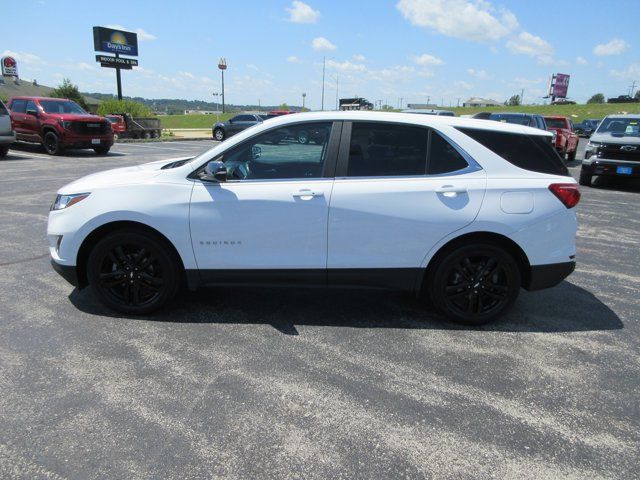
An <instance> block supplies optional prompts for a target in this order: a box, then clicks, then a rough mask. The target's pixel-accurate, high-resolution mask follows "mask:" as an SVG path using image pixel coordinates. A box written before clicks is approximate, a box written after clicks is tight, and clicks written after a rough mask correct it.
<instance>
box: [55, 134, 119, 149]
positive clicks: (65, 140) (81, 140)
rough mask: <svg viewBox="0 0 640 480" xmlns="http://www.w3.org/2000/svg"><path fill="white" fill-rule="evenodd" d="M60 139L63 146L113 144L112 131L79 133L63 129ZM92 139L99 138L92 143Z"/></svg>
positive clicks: (86, 146) (102, 145) (88, 146)
mask: <svg viewBox="0 0 640 480" xmlns="http://www.w3.org/2000/svg"><path fill="white" fill-rule="evenodd" d="M61 140H62V144H63V145H64V146H65V148H95V147H111V146H112V145H113V133H108V134H99V135H84V134H82V135H80V134H77V133H74V132H71V131H69V130H65V131H64V134H63V135H62V139H61ZM93 140H99V141H100V143H93V142H92V141H93Z"/></svg>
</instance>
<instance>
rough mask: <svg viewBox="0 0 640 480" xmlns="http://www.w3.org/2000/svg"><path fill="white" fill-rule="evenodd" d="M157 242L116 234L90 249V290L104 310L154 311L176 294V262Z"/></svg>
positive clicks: (142, 234)
mask: <svg viewBox="0 0 640 480" xmlns="http://www.w3.org/2000/svg"><path fill="white" fill-rule="evenodd" d="M175 257H176V256H175V254H173V252H172V251H171V250H170V248H169V247H168V246H167V245H165V242H163V241H162V240H161V239H159V238H157V237H156V236H154V235H150V234H148V233H146V232H142V231H118V232H114V233H111V234H109V235H107V236H106V237H105V238H103V239H102V240H101V241H100V242H98V244H97V245H96V246H95V247H94V248H93V250H92V251H91V253H90V254H89V258H88V261H87V278H88V280H89V284H90V285H91V289H92V290H93V292H94V293H95V294H96V296H97V297H98V298H99V299H100V300H101V301H102V303H104V304H105V305H106V306H107V307H109V308H111V309H113V310H116V311H118V312H122V313H126V314H133V315H141V314H146V313H150V312H153V311H155V310H158V309H159V308H161V307H162V306H163V305H165V304H166V303H167V302H168V301H170V300H171V299H172V298H173V297H174V296H175V294H176V293H177V291H178V288H179V285H180V279H181V273H180V267H179V260H178V259H177V258H175Z"/></svg>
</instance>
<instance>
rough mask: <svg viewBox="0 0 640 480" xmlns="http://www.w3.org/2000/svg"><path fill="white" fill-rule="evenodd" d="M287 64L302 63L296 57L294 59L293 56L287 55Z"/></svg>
mask: <svg viewBox="0 0 640 480" xmlns="http://www.w3.org/2000/svg"><path fill="white" fill-rule="evenodd" d="M287 62H289V63H302V60H300V59H299V58H298V57H296V56H295V55H289V56H288V57H287Z"/></svg>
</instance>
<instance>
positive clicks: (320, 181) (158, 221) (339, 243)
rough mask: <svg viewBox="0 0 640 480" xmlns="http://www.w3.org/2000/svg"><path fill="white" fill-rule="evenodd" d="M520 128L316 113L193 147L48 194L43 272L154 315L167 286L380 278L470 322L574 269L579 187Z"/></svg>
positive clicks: (366, 282) (546, 148) (544, 146)
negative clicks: (47, 269) (47, 254)
mask: <svg viewBox="0 0 640 480" xmlns="http://www.w3.org/2000/svg"><path fill="white" fill-rule="evenodd" d="M550 135H551V134H550V133H548V132H544V131H541V130H538V129H533V128H529V127H524V126H519V125H511V124H502V123H497V122H486V121H482V120H472V119H460V118H452V117H442V116H430V115H412V114H393V113H373V112H322V113H305V114H296V115H286V116H283V117H280V118H277V119H273V120H270V121H268V122H264V123H262V124H259V125H257V126H255V127H252V128H250V129H248V130H245V131H244V132H242V133H240V134H238V135H236V136H234V137H233V138H231V139H229V140H226V141H224V142H222V143H221V144H219V145H217V146H215V147H214V148H212V149H211V150H209V151H207V152H205V153H203V154H202V155H200V156H198V157H195V158H189V159H181V160H179V161H171V162H168V161H166V160H165V161H160V162H154V163H149V164H145V165H141V166H137V167H127V168H120V169H116V170H111V171H108V172H104V173H98V174H95V175H90V176H88V177H85V178H82V179H80V180H77V181H75V182H73V183H71V184H69V185H67V186H65V187H63V188H62V189H60V191H59V192H58V196H57V198H56V201H55V203H54V204H53V206H52V209H51V213H50V215H49V225H48V230H47V234H48V238H49V242H50V250H51V257H52V263H53V267H54V268H55V270H56V271H58V272H59V273H60V274H61V275H62V276H63V277H64V278H65V279H67V280H69V281H70V282H71V283H72V284H73V285H76V286H79V287H84V286H87V285H90V286H91V288H92V290H93V291H94V292H95V294H96V295H97V296H98V298H99V299H100V300H101V301H102V302H103V303H104V304H106V305H107V306H109V307H110V308H112V309H114V310H117V311H120V312H123V313H127V314H143V313H148V312H151V311H153V310H157V309H159V308H160V307H162V306H163V305H165V304H166V303H167V302H168V301H169V300H171V298H172V297H173V296H174V295H175V294H176V292H177V291H178V289H179V287H180V285H181V284H183V283H186V285H187V286H188V287H189V288H190V289H194V288H196V287H198V286H201V285H220V284H223V285H247V284H250V285H256V284H258V285H274V284H277V285H291V286H301V285H308V286H317V285H321V286H327V287H352V286H359V287H362V286H365V287H372V288H391V289H400V290H409V291H413V292H416V293H426V294H427V295H428V296H429V297H430V299H431V301H432V302H433V304H434V305H435V306H436V307H437V308H438V309H439V310H440V311H441V312H443V313H444V314H445V315H446V316H448V317H449V318H451V319H453V320H456V321H459V322H464V323H468V324H479V323H483V322H486V321H488V320H491V319H493V318H495V317H497V316H498V315H500V314H502V313H504V312H505V310H506V309H507V308H508V307H509V306H510V305H511V304H512V303H513V302H514V300H515V299H516V297H517V295H518V292H519V290H520V288H521V287H524V288H526V289H529V290H535V289H541V288H546V287H551V286H553V285H556V284H557V283H559V282H560V281H562V279H564V278H565V277H566V276H567V275H569V274H570V273H571V272H572V271H573V269H574V267H575V252H576V247H575V236H576V228H577V224H576V215H575V211H574V209H573V207H574V206H575V205H576V204H577V203H578V200H579V198H580V193H579V190H578V188H577V185H576V182H575V181H574V179H573V178H572V177H570V176H569V174H568V172H567V169H566V167H565V166H564V164H563V162H562V160H561V159H560V157H559V156H558V155H557V153H556V152H555V150H554V149H553V148H552V147H551V144H550V142H549V139H548V137H550Z"/></svg>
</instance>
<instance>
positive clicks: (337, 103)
mask: <svg viewBox="0 0 640 480" xmlns="http://www.w3.org/2000/svg"><path fill="white" fill-rule="evenodd" d="M329 77H331V78H332V79H333V80H335V81H336V110H340V109H339V108H338V105H339V102H338V85H339V84H338V74H337V73H336V74H335V76H334V75H331V74H329Z"/></svg>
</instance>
